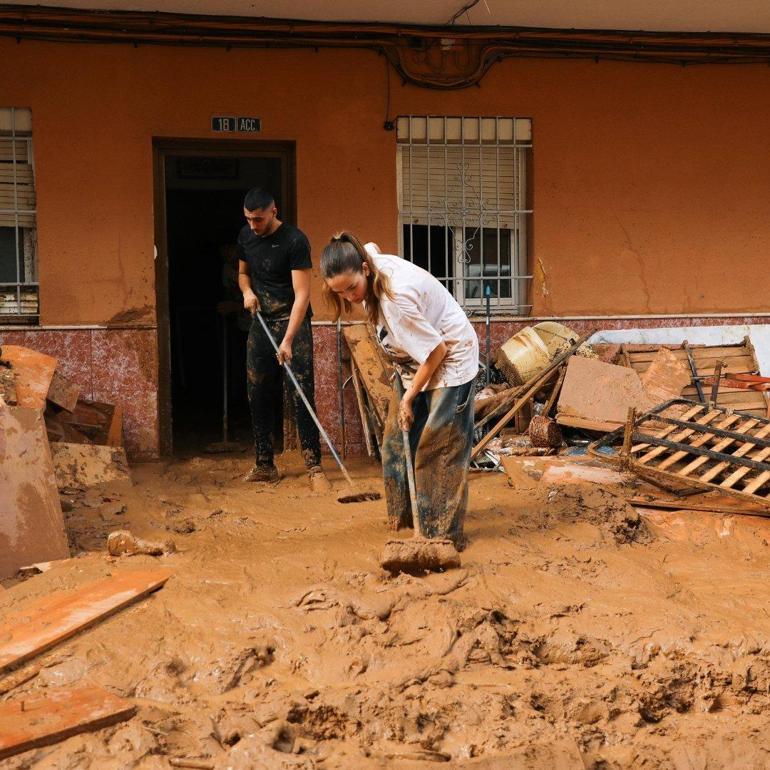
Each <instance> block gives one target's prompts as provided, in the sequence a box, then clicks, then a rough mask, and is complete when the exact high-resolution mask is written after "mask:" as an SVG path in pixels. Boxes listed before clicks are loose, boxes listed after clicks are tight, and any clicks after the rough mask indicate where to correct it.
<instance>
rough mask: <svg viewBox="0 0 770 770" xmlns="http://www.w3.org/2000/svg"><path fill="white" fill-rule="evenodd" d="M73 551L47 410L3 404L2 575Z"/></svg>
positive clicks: (0, 439) (0, 423) (0, 422)
mask: <svg viewBox="0 0 770 770" xmlns="http://www.w3.org/2000/svg"><path fill="white" fill-rule="evenodd" d="M69 555H70V553H69V545H68V543H67V534H66V532H65V529H64V516H63V514H62V509H61V503H60V501H59V490H58V489H57V486H56V479H55V475H54V467H53V462H52V459H51V452H50V450H49V447H48V438H47V436H46V431H45V425H44V423H43V413H42V412H41V411H40V410H38V409H26V408H24V407H20V406H4V405H3V406H0V578H6V577H13V576H14V575H16V573H17V571H18V570H19V568H20V567H23V566H25V565H27V564H33V563H35V562H40V561H53V560H55V559H66V558H68V557H69Z"/></svg>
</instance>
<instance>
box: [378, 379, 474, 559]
mask: <svg viewBox="0 0 770 770" xmlns="http://www.w3.org/2000/svg"><path fill="white" fill-rule="evenodd" d="M472 391H473V381H471V382H468V383H466V384H465V385H456V386H454V387H449V388H436V389H435V390H427V391H423V392H422V393H420V394H418V395H417V397H416V398H415V399H414V402H413V411H414V422H413V423H412V427H411V429H410V430H409V445H410V447H411V450H412V460H413V462H414V472H415V488H416V492H417V514H418V516H419V517H420V531H421V532H422V533H423V534H424V535H425V536H427V537H434V538H449V539H450V540H453V541H454V543H455V545H457V546H459V547H462V545H463V520H464V518H465V509H466V508H467V505H468V465H469V463H470V456H471V449H472V447H473V398H472ZM399 400H400V399H399V396H398V394H397V392H396V391H395V390H394V392H393V395H392V397H391V400H390V405H389V407H388V417H387V420H386V422H385V430H384V435H383V441H382V469H383V476H384V480H385V497H386V499H387V506H388V523H389V524H390V526H391V527H393V528H394V529H395V528H396V527H410V526H414V522H413V521H412V512H411V507H410V504H409V486H408V481H407V474H406V459H405V457H404V443H403V439H402V435H401V428H400V427H399V425H398V406H399Z"/></svg>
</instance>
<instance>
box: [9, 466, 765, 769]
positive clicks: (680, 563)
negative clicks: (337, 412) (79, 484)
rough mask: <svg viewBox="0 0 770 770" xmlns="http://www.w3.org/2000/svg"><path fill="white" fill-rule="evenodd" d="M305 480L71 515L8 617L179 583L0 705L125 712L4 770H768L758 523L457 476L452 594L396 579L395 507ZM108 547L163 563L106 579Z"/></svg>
mask: <svg viewBox="0 0 770 770" xmlns="http://www.w3.org/2000/svg"><path fill="white" fill-rule="evenodd" d="M546 459H547V458H546ZM546 459H544V462H545V461H546ZM300 467H301V463H300V462H299V459H298V458H297V457H290V458H289V459H288V460H286V461H285V462H284V463H283V466H282V468H283V470H284V471H286V472H287V474H288V475H287V477H286V478H284V479H283V480H282V481H281V482H280V483H279V484H278V485H275V486H266V487H261V488H260V487H255V486H254V485H246V484H244V483H242V482H240V481H239V480H238V479H239V477H240V476H241V475H242V474H243V473H244V472H245V471H246V470H247V468H248V460H247V459H245V458H244V457H243V456H241V457H238V458H235V459H234V458H232V457H206V458H196V459H192V460H187V461H179V462H174V463H170V464H166V465H164V464H155V465H144V466H139V467H136V468H134V469H133V477H134V481H135V485H134V487H133V488H126V487H125V486H123V487H102V488H99V489H91V490H88V491H87V492H85V493H80V494H76V495H74V496H73V497H72V510H70V511H68V513H67V514H66V516H67V520H68V528H69V533H70V540H71V544H72V546H73V553H75V554H79V555H78V556H77V557H76V558H74V559H73V560H72V561H71V562H69V563H65V564H63V565H61V566H58V567H56V568H54V569H52V570H51V571H49V572H46V573H45V574H42V575H37V576H35V577H33V578H30V579H28V580H25V581H24V582H21V583H16V584H13V581H7V582H6V588H8V590H7V591H2V590H1V589H0V613H2V611H4V610H5V609H8V608H10V607H13V606H15V605H16V603H17V602H18V601H21V600H23V599H24V598H25V597H28V596H29V597H32V596H39V595H43V594H46V593H50V592H51V591H53V590H56V589H63V588H70V587H74V586H76V585H79V584H82V583H85V582H87V581H89V580H91V579H95V578H97V577H99V576H104V575H108V574H110V573H114V572H115V571H117V570H130V569H139V568H142V569H146V568H148V567H150V566H152V565H157V566H161V565H162V566H166V567H169V568H170V569H172V570H173V572H174V574H173V576H172V577H171V578H170V580H169V581H168V583H167V584H166V586H165V587H164V588H163V589H162V590H161V591H159V592H158V593H156V594H154V595H152V596H151V597H150V598H148V599H146V600H144V601H142V602H139V603H138V604H136V605H133V606H132V607H130V608H129V609H127V610H124V611H122V612H120V613H118V614H117V615H115V616H113V617H111V618H109V619H107V620H105V621H103V622H101V623H99V624H97V625H96V626H94V627H92V628H91V629H89V630H86V631H85V632H83V633H81V634H79V635H78V636H77V637H75V638H73V639H71V640H70V641H68V642H66V643H64V644H62V645H59V646H58V647H56V648H54V649H53V650H52V651H51V652H49V653H47V654H46V655H45V656H44V657H42V658H40V659H37V660H36V661H33V663H32V664H31V665H32V666H35V665H38V664H39V663H40V662H41V661H42V662H43V663H44V665H43V667H42V668H41V669H40V671H39V673H38V674H37V676H35V677H34V678H32V679H31V680H30V681H28V682H27V683H25V684H23V685H21V686H18V687H16V688H15V689H13V690H12V691H11V692H9V693H7V694H6V695H4V696H0V698H14V699H19V698H23V697H24V696H25V694H28V693H33V692H34V693H42V692H44V691H45V690H46V688H53V687H66V686H73V685H78V684H86V683H90V684H98V685H101V686H103V687H105V688H107V689H108V690H110V691H111V692H114V693H116V694H118V695H122V696H125V697H128V698H132V699H134V700H135V702H136V703H137V704H138V712H137V715H136V716H135V717H134V718H133V719H132V720H131V721H129V722H126V723H124V724H121V725H118V726H115V727H111V728H106V729H103V730H100V731H97V732H95V733H90V734H85V735H79V736H75V737H72V738H69V739H68V740H66V741H64V742H62V743H60V744H58V745H56V746H52V747H47V748H43V749H37V750H33V751H30V752H27V753H26V754H24V755H20V756H18V757H15V758H12V759H8V760H5V762H0V766H2V767H4V768H6V767H7V768H13V769H14V770H19V769H21V768H35V769H36V770H38V769H42V768H50V769H51V770H53V769H56V770H65V769H66V770H80V769H81V768H82V769H86V768H89V769H94V770H97V769H98V770H119V769H120V770H123V769H129V768H148V769H150V768H168V767H169V766H170V763H169V759H170V758H177V759H187V760H196V761H197V762H198V763H199V764H198V766H199V767H207V766H208V767H212V768H216V770H220V769H224V768H234V769H235V768H238V769H243V770H246V769H249V770H251V769H255V770H264V769H266V768H270V769H271V770H272V769H273V768H280V769H286V770H294V769H295V768H301V769H302V770H326V769H327V768H329V769H331V768H349V769H351V770H359V769H360V770H369V769H370V768H371V769H373V768H402V767H403V768H414V769H415V770H418V769H419V768H423V769H424V768H432V767H434V766H435V764H436V763H447V764H448V766H451V767H458V768H463V767H468V768H484V769H485V770H510V769H511V768H543V769H544V770H545V769H548V770H552V769H553V768H570V769H571V768H597V770H598V769H599V768H601V769H605V768H677V769H679V768H682V769H684V768H688V769H689V768H693V769H695V768H698V769H705V768H767V767H770V729H769V728H770V709H769V707H770V641H769V640H770V616H769V615H768V601H767V596H768V586H769V585H770V565H768V553H770V548H768V540H770V522H768V521H766V520H763V519H758V518H754V517H740V516H720V515H715V514H709V513H700V514H693V513H675V512H674V513H672V512H665V513H653V512H652V511H646V512H644V513H643V514H642V516H640V515H639V513H638V512H637V511H636V510H634V509H633V508H631V507H629V506H628V505H627V504H626V503H625V501H624V499H623V497H622V496H619V495H618V494H617V493H618V492H619V491H620V492H622V491H623V486H622V484H617V485H614V486H613V485H608V484H606V483H602V484H597V483H589V482H586V481H585V480H580V479H577V480H575V479H572V480H570V478H569V474H562V475H561V476H560V477H559V478H560V479H561V481H559V482H558V483H549V482H548V481H547V478H548V474H546V475H545V477H544V478H543V479H541V480H540V482H537V483H536V482H535V481H534V480H533V481H532V483H530V484H525V485H522V486H520V488H518V489H514V488H511V486H509V484H508V483H507V477H506V476H504V475H503V474H501V473H491V474H481V475H472V477H471V482H470V485H471V503H470V513H469V516H468V519H467V521H466V533H467V535H468V536H469V539H470V544H469V546H468V548H467V550H466V551H465V552H463V554H462V561H463V565H462V568H461V569H459V570H452V571H449V572H447V573H444V574H434V575H430V576H427V577H422V578H420V577H412V576H406V575H401V576H399V577H396V578H391V577H389V576H387V575H386V574H385V573H384V572H382V571H381V570H380V569H379V568H378V566H377V560H378V555H379V552H380V550H381V549H382V547H383V545H384V544H385V543H386V542H387V541H388V540H389V539H392V537H393V533H392V532H390V531H388V530H387V529H386V526H385V524H386V514H385V505H384V501H382V500H380V501H370V502H365V503H359V504H351V505H342V504H340V503H338V502H336V500H335V496H325V497H314V496H311V495H310V494H309V491H308V487H307V481H306V479H305V477H304V475H303V474H302V472H301V470H300ZM352 470H353V472H354V474H355V475H357V476H358V478H360V479H361V480H362V484H361V487H362V488H365V487H375V488H377V487H379V488H380V489H381V488H382V485H381V482H380V481H379V479H378V475H377V474H378V468H376V467H374V466H356V465H355V464H354V465H353V467H352ZM535 475H539V474H535ZM330 478H331V479H332V480H333V482H334V483H335V486H336V487H337V490H338V492H340V493H342V492H343V491H344V485H343V484H342V483H341V482H340V479H339V476H338V475H337V474H334V473H330ZM639 491H640V490H639V488H638V487H633V488H631V489H629V491H628V493H629V494H638V493H639ZM657 494H660V493H659V492H657ZM117 529H127V530H130V531H131V532H132V533H133V534H135V535H137V536H139V537H142V538H146V539H148V540H159V541H164V540H167V539H169V538H171V539H173V540H174V542H175V544H176V547H177V549H178V550H177V552H176V553H171V554H168V555H164V556H159V557H152V556H144V555H139V556H124V557H119V558H113V557H110V556H109V555H108V554H107V551H106V539H107V535H108V533H109V532H111V531H114V530H117ZM403 535H404V536H405V537H407V536H409V535H410V533H409V532H408V531H404V532H403ZM1 684H2V679H0V685H1ZM0 689H1V688H0Z"/></svg>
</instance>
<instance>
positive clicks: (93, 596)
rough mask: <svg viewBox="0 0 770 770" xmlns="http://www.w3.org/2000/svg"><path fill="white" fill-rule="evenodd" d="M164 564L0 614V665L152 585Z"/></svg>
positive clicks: (53, 641)
mask: <svg viewBox="0 0 770 770" xmlns="http://www.w3.org/2000/svg"><path fill="white" fill-rule="evenodd" d="M170 576H171V571H170V570H166V569H159V570H150V571H145V570H142V571H136V572H120V573H118V574H116V575H113V576H112V577H109V578H103V579H101V580H96V581H94V582H91V583H87V584H86V585H83V586H80V587H79V588H75V589H72V590H69V591H57V592H55V593H53V594H50V595H47V596H42V597H40V598H38V599H34V600H31V601H29V602H27V603H22V606H20V607H15V608H14V609H13V610H12V611H11V612H9V613H6V614H5V615H4V616H3V617H1V618H0V628H3V629H7V631H4V632H3V635H2V636H1V637H0V671H3V670H4V669H7V668H10V667H11V666H17V665H18V664H19V663H23V662H24V661H26V660H30V659H31V658H34V657H35V656H36V655H39V654H40V653H41V652H45V650H48V649H50V648H51V647H54V646H55V645H57V644H59V643H60V642H63V641H64V640H65V639H69V638H70V637H71V636H74V635H75V634H77V633H78V632H80V631H82V630H83V629H84V628H87V627H88V626H90V625H93V624H94V623H96V622H97V621H99V620H102V619H104V618H106V617H108V616H109V615H112V614H113V613H115V612H118V611H119V610H121V609H123V608H124V607H127V606H128V605H129V604H133V603H134V602H137V601H139V599H142V598H144V597H145V596H147V595H148V594H150V593H152V592H153V591H157V590H158V589H159V588H161V587H162V586H163V585H164V583H165V582H166V581H167V580H168V579H169V577H170Z"/></svg>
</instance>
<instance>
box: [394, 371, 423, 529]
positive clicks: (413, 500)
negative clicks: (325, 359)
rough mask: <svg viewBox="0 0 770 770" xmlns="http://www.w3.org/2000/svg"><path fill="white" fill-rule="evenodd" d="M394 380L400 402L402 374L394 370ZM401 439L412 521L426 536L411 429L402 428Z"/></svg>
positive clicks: (402, 385)
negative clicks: (420, 506) (416, 477)
mask: <svg viewBox="0 0 770 770" xmlns="http://www.w3.org/2000/svg"><path fill="white" fill-rule="evenodd" d="M393 380H394V383H395V386H396V393H397V394H398V400H399V402H400V401H401V399H402V398H403V397H404V383H403V382H401V375H399V373H398V372H397V371H396V372H393ZM401 440H402V441H403V442H404V459H405V460H406V482H407V485H408V487H409V505H410V506H411V509H412V523H413V524H414V530H415V532H417V533H419V534H420V536H421V537H425V536H424V535H423V533H422V527H421V526H420V515H419V514H418V512H417V485H416V484H415V481H414V466H413V465H412V445H411V444H410V443H409V431H408V430H404V429H403V428H402V429H401Z"/></svg>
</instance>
